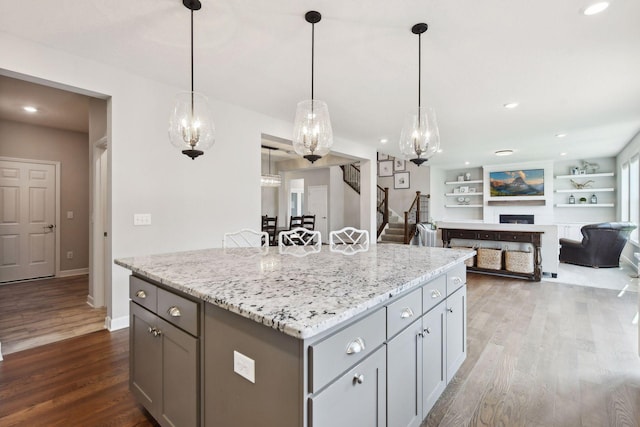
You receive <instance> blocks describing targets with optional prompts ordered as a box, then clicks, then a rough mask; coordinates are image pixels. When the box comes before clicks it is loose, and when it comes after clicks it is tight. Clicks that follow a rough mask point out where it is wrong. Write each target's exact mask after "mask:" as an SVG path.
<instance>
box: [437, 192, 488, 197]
mask: <svg viewBox="0 0 640 427" xmlns="http://www.w3.org/2000/svg"><path fill="white" fill-rule="evenodd" d="M444 195H445V196H457V197H461V196H462V197H466V196H482V192H478V193H475V192H474V193H445V194H444Z"/></svg>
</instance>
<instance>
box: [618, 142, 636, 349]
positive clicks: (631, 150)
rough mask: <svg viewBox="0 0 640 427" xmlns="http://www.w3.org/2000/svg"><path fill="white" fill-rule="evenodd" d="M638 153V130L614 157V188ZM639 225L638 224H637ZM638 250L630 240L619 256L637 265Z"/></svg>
mask: <svg viewBox="0 0 640 427" xmlns="http://www.w3.org/2000/svg"><path fill="white" fill-rule="evenodd" d="M639 153H640V132H638V133H637V134H636V135H635V136H634V137H633V138H631V141H629V143H628V144H627V145H626V146H625V147H624V148H623V149H622V151H620V153H618V156H617V157H616V170H615V172H616V188H617V189H620V179H621V178H620V170H621V169H622V164H623V163H625V162H628V161H629V160H631V158H632V157H633V156H637V155H638V154H639ZM617 194H618V196H617V199H616V206H617V208H616V220H618V221H619V220H620V218H622V214H621V211H620V206H621V205H622V204H621V203H620V197H621V194H620V191H619V190H618V193H617ZM637 225H638V226H639V227H640V224H637ZM639 250H640V248H639V247H638V246H636V245H635V244H634V243H631V242H627V244H626V246H625V247H624V249H623V251H622V254H621V256H622V257H623V258H625V259H627V260H628V261H629V262H631V263H633V264H634V265H636V266H637V265H638V261H637V260H636V259H635V257H634V252H638V251H639ZM639 334H640V329H639ZM639 338H640V336H639Z"/></svg>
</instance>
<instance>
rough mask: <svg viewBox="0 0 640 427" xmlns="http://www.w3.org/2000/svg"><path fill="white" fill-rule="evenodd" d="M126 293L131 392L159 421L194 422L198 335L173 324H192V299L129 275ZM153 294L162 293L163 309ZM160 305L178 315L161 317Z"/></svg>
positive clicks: (170, 423) (173, 423)
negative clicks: (129, 284)
mask: <svg viewBox="0 0 640 427" xmlns="http://www.w3.org/2000/svg"><path fill="white" fill-rule="evenodd" d="M141 290H143V292H142V293H141V292H140V291H141ZM131 295H132V301H131V303H130V310H131V311H130V329H131V332H130V364H129V369H130V373H129V381H130V389H131V392H132V393H133V395H134V396H135V397H136V398H137V399H138V401H139V402H140V403H141V404H142V405H143V406H144V407H145V408H146V409H147V410H148V411H149V413H150V414H151V415H152V416H153V417H154V418H155V419H156V421H158V422H159V423H160V425H162V426H172V427H174V426H175V427H180V426H197V425H198V424H199V408H200V405H199V392H198V391H199V384H200V382H199V381H200V378H199V375H200V374H199V372H200V370H199V354H198V352H199V341H198V338H197V337H196V336H193V335H191V334H189V333H188V332H186V331H184V330H182V329H181V328H179V327H177V326H176V325H175V324H174V323H177V324H183V323H185V322H186V324H187V325H189V327H191V325H192V322H191V320H190V319H191V317H190V315H189V313H191V314H193V310H194V307H193V306H192V304H196V303H194V302H193V301H189V300H187V299H185V298H183V297H181V296H179V295H175V294H173V293H170V292H167V291H165V290H163V289H159V288H155V285H152V284H150V283H148V282H144V281H141V280H140V279H137V278H135V277H132V278H131ZM156 295H158V296H160V295H163V298H164V301H165V302H167V304H166V305H167V307H166V308H167V309H166V310H165V309H164V308H165V307H164V306H163V305H162V304H157V305H156V301H157V299H156V298H155V297H156ZM138 301H140V302H142V303H143V304H144V305H143V304H140V303H139V302H138ZM159 307H162V314H163V317H165V318H168V319H169V320H174V319H173V318H177V319H175V320H174V322H171V323H170V322H169V321H167V320H165V319H163V318H162V317H161V316H160V315H159V313H160V310H161V309H160V308H159ZM184 314H186V315H184ZM195 315H196V317H197V308H196V314H195ZM185 319H186V320H185ZM192 330H193V329H192ZM197 330H198V329H197V327H196V328H195V331H197Z"/></svg>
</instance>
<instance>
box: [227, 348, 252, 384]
mask: <svg viewBox="0 0 640 427" xmlns="http://www.w3.org/2000/svg"><path fill="white" fill-rule="evenodd" d="M233 372H235V373H236V374H238V375H240V376H241V377H243V378H245V379H247V380H249V381H251V382H252V383H255V382H256V362H255V360H253V359H251V358H250V357H247V356H245V355H244V354H242V353H238V352H237V351H234V352H233Z"/></svg>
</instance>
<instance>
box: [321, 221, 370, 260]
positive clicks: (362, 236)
mask: <svg viewBox="0 0 640 427" xmlns="http://www.w3.org/2000/svg"><path fill="white" fill-rule="evenodd" d="M329 250H330V251H331V252H341V253H343V254H346V255H353V254H355V253H358V252H365V251H368V250H369V232H368V231H367V230H359V229H357V228H354V227H344V228H341V229H340V230H335V231H331V232H330V233H329Z"/></svg>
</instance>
